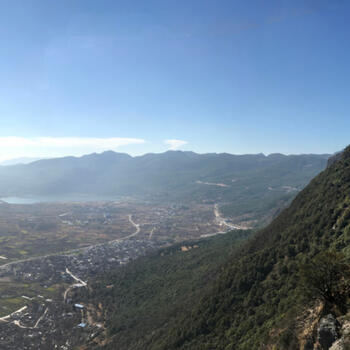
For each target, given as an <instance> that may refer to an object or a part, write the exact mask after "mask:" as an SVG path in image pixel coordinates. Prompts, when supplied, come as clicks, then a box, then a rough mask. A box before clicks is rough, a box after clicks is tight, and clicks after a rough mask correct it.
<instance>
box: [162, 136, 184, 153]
mask: <svg viewBox="0 0 350 350" xmlns="http://www.w3.org/2000/svg"><path fill="white" fill-rule="evenodd" d="M164 143H165V144H166V145H168V146H169V148H168V149H169V150H172V151H174V150H177V149H179V148H181V147H182V146H185V145H187V144H188V142H187V141H183V140H176V139H172V140H165V141H164Z"/></svg>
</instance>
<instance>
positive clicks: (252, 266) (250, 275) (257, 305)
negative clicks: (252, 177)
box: [154, 148, 350, 349]
mask: <svg viewBox="0 0 350 350" xmlns="http://www.w3.org/2000/svg"><path fill="white" fill-rule="evenodd" d="M349 243H350V148H347V149H346V150H345V151H344V153H343V154H342V157H341V159H340V160H338V161H336V162H335V163H333V164H332V165H331V166H330V167H329V168H328V169H326V170H325V171H324V172H323V173H322V174H320V175H319V176H318V177H316V178H315V179H314V180H313V181H312V182H311V183H310V185H309V186H307V187H306V188H305V189H304V190H303V191H302V192H301V193H300V194H299V195H298V196H297V197H296V199H295V200H294V201H293V203H292V205H291V206H290V207H289V208H288V209H286V210H285V211H284V212H283V213H282V214H281V215H280V216H279V217H278V218H277V219H276V220H274V221H273V222H272V224H271V225H269V226H268V227H267V228H266V229H264V230H262V231H261V232H259V233H258V234H257V235H256V237H255V238H254V239H253V240H252V241H251V242H250V243H249V244H247V246H246V247H245V249H243V250H242V252H241V254H240V257H239V258H236V259H234V260H232V261H231V262H230V263H229V264H228V265H227V267H226V268H225V271H224V272H223V273H222V274H221V276H220V279H219V280H218V281H217V283H216V285H215V287H214V288H213V291H212V292H211V295H210V296H209V297H206V298H204V299H203V300H202V301H201V303H200V305H198V306H197V307H196V308H195V309H194V310H193V312H192V314H191V318H183V319H181V322H179V323H178V324H177V326H176V327H174V328H173V329H172V330H171V331H170V332H169V335H168V337H167V339H165V340H164V339H162V340H160V341H159V342H157V345H155V346H154V348H155V349H156V348H157V349H158V348H159V349H160V348H163V349H165V348H166V349H180V348H181V349H259V348H264V346H263V344H268V343H269V341H270V339H271V337H273V334H272V333H271V332H272V331H273V330H274V329H280V331H279V332H277V335H275V337H276V339H275V340H274V341H275V343H277V344H278V345H277V348H278V349H288V348H289V349H298V348H299V344H298V340H297V337H296V334H295V333H296V332H295V328H294V327H295V325H293V322H294V321H295V319H296V315H298V312H299V313H300V309H298V310H295V309H293V308H294V307H295V305H298V301H299V302H300V300H299V294H298V290H297V287H298V284H299V283H300V282H299V277H298V271H299V267H300V264H301V263H302V262H304V261H305V260H306V259H307V258H310V257H313V256H315V255H316V254H317V253H319V252H320V251H323V250H327V249H334V250H338V251H340V250H341V251H343V252H344V253H345V254H346V255H347V256H349V253H350V252H349V247H348V245H349ZM299 305H300V304H299Z"/></svg>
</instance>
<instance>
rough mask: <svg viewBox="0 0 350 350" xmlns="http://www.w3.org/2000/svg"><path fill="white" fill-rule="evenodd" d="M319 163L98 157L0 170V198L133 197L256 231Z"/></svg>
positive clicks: (280, 158) (306, 159) (319, 159)
mask: <svg viewBox="0 0 350 350" xmlns="http://www.w3.org/2000/svg"><path fill="white" fill-rule="evenodd" d="M327 158H328V156H327V155H296V156H285V155H282V154H272V155H269V156H265V155H263V154H256V155H231V154H196V153H193V152H180V151H171V152H166V153H162V154H146V155H144V156H140V157H131V156H129V155H127V154H120V153H115V152H105V153H102V154H91V155H87V156H84V157H81V158H74V157H67V158H60V159H48V160H40V161H37V162H34V163H31V164H28V165H16V166H7V167H0V198H1V197H6V196H18V197H23V196H38V195H39V196H51V197H52V196H57V195H60V196H65V195H66V196H77V195H85V196H90V197H89V198H104V197H114V198H115V197H116V196H133V197H137V198H143V199H144V198H146V199H147V200H153V201H156V202H157V203H160V202H171V203H173V202H174V201H177V202H181V203H190V202H192V201H196V203H199V202H207V203H220V204H221V210H222V212H223V214H224V215H226V216H232V217H242V220H243V219H246V220H248V221H249V220H250V221H252V220H258V221H259V223H260V224H263V223H264V222H266V221H269V219H270V218H272V217H273V216H274V215H275V214H276V211H277V210H278V209H279V208H281V207H284V206H285V205H286V204H287V203H289V202H290V200H291V199H292V198H294V197H295V195H296V194H297V193H298V191H300V190H301V189H302V188H303V187H304V186H305V185H306V184H307V183H308V182H309V181H310V180H311V179H312V178H313V177H314V176H315V175H316V174H318V173H319V172H320V171H322V170H323V169H324V168H325V166H326V162H327Z"/></svg>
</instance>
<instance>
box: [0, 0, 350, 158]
mask: <svg viewBox="0 0 350 350" xmlns="http://www.w3.org/2000/svg"><path fill="white" fill-rule="evenodd" d="M349 12H350V2H348V1H345V0H344V1H341V0H329V1H324V0H312V1H311V0H303V1H298V0H293V1H289V0H287V1H285V0H279V1H277V0H276V1H273V0H260V1H257V0H251V1H243V0H241V1H234V0H228V1H226V0H215V1H214V0H176V1H170V0H157V1H156V0H147V1H145V0H142V1H138V0H133V1H130V0H129V1H118V0H111V1H107V0H98V1H97V0H93V1H92V0H74V1H73V0H60V1H57V0H40V1H39V0H22V1H20V0H0V44H1V56H0V78H1V79H0V161H1V160H3V159H7V158H13V157H19V156H33V157H36V156H39V157H44V156H59V155H65V154H76V155H79V154H82V153H89V152H93V151H103V150H104V149H109V148H112V149H114V150H117V151H121V152H128V153H131V154H142V153H146V152H162V151H165V150H167V149H169V148H172V149H176V148H177V149H185V150H193V151H196V152H200V153H204V152H229V153H259V152H264V153H272V152H281V153H331V152H335V151H337V150H340V149H342V148H343V147H344V146H346V145H347V144H349V143H350V137H349V136H350V135H349V131H350V114H349V110H350V98H349V92H350V89H349V84H350V79H349V78H350V70H349V62H350V47H349V39H348V38H349V34H350V29H349V25H348V17H349ZM169 140H170V141H169Z"/></svg>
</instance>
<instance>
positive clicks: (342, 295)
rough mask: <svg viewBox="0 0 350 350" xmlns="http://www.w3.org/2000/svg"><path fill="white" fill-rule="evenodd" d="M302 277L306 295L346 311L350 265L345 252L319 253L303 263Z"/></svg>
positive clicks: (301, 268) (302, 286) (349, 283)
mask: <svg viewBox="0 0 350 350" xmlns="http://www.w3.org/2000/svg"><path fill="white" fill-rule="evenodd" d="M300 277H301V289H302V291H303V292H304V295H305V296H307V297H308V298H311V299H317V300H321V301H323V302H324V303H325V305H326V306H333V305H336V306H337V307H339V308H340V310H341V311H345V309H346V299H347V297H348V295H349V292H350V266H349V264H348V263H347V261H346V258H345V256H344V254H342V253H338V252H333V251H325V252H321V253H319V254H317V255H316V256H315V257H314V258H313V259H311V260H310V261H308V262H307V263H305V264H303V265H301V267H300Z"/></svg>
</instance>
